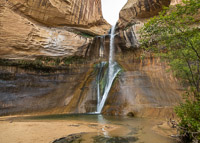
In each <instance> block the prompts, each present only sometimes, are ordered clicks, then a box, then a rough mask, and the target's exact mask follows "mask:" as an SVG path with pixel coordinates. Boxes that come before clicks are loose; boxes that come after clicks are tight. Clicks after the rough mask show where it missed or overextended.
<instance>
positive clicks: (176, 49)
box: [140, 0, 200, 143]
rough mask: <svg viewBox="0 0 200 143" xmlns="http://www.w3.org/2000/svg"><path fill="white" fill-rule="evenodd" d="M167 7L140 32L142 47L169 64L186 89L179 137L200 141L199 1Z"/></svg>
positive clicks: (180, 107) (179, 110) (180, 115)
mask: <svg viewBox="0 0 200 143" xmlns="http://www.w3.org/2000/svg"><path fill="white" fill-rule="evenodd" d="M182 2H183V3H182V4H181V5H180V4H179V5H176V6H172V7H169V8H164V10H163V11H162V12H161V13H160V14H159V16H156V17H153V18H151V19H150V20H149V21H148V22H147V23H146V24H145V25H144V27H143V28H142V29H141V31H140V34H141V45H142V47H143V48H145V50H147V51H150V52H155V53H157V54H159V55H160V56H161V57H164V58H165V59H167V60H168V61H169V64H170V67H171V70H172V71H173V73H174V75H175V76H176V77H177V78H179V79H181V83H182V84H183V85H185V87H189V88H187V89H186V95H187V96H186V97H187V98H186V102H185V103H183V104H181V105H180V106H179V107H177V108H176V113H177V115H178V116H179V117H180V119H181V121H180V123H179V127H180V134H181V135H182V137H183V139H184V140H186V139H187V143H188V142H192V141H196V142H198V140H199V141H200V134H199V133H200V29H199V26H200V21H199V18H200V17H199V16H198V13H199V10H200V0H185V1H182Z"/></svg>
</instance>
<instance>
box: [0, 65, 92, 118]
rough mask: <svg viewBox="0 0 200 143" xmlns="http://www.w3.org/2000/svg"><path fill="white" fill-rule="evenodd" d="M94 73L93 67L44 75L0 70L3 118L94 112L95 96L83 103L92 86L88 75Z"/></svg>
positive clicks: (35, 72)
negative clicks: (24, 115) (33, 114)
mask: <svg viewBox="0 0 200 143" xmlns="http://www.w3.org/2000/svg"><path fill="white" fill-rule="evenodd" d="M91 69H92V70H93V68H91V66H90V64H82V65H80V64H79V65H74V66H72V67H69V68H68V69H65V70H58V71H54V72H50V73H42V72H37V71H32V70H31V71H29V70H24V69H21V68H18V67H15V66H13V67H12V66H10V67H9V66H7V67H6V66H0V97H1V98H0V115H10V114H21V113H29V114H30V113H33V112H45V113H66V112H67V113H68V112H73V113H76V112H77V113H81V112H90V110H92V111H93V110H95V109H94V108H93V106H96V103H93V102H92V101H93V100H95V99H96V97H94V98H93V96H92V93H91V94H90V95H91V96H88V97H85V98H84V99H82V98H83V97H81V96H82V92H86V91H88V88H87V86H88V85H87V84H89V83H90V82H89V81H87V78H88V75H87V74H91V71H90V70H91ZM87 82H89V83H87ZM84 90H85V91H84ZM83 100H84V102H83ZM85 102H87V105H85ZM80 106H83V107H82V108H80ZM79 108H80V109H79ZM53 109H54V110H53ZM86 110H87V111H86Z"/></svg>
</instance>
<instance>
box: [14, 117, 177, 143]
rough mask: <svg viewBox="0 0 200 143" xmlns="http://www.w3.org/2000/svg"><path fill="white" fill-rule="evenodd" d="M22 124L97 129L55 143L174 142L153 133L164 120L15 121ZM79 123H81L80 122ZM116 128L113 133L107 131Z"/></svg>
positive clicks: (83, 118) (26, 118)
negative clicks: (61, 124)
mask: <svg viewBox="0 0 200 143" xmlns="http://www.w3.org/2000/svg"><path fill="white" fill-rule="evenodd" d="M15 120H25V121H27V120H28V121H44V122H45V121H49V122H53V121H61V122H63V121H64V122H65V121H66V122H67V121H70V122H71V121H75V122H76V123H77V124H75V125H72V126H76V127H77V130H78V129H79V126H81V125H82V123H84V124H86V125H87V126H89V127H93V128H98V126H99V125H100V128H98V129H97V132H80V133H78V134H71V135H68V136H66V137H62V136H61V137H60V138H59V139H57V140H55V141H54V143H176V141H175V140H173V139H171V138H169V137H164V136H161V135H159V134H157V133H155V131H154V130H152V128H153V127H155V126H156V125H158V124H162V122H163V121H159V120H155V119H144V118H133V117H114V116H103V115H85V114H82V115H73V114H72V115H46V116H31V117H23V118H15ZM79 122H80V123H79ZM113 127H116V128H114V129H112V130H110V128H113ZM69 129H70V128H69Z"/></svg>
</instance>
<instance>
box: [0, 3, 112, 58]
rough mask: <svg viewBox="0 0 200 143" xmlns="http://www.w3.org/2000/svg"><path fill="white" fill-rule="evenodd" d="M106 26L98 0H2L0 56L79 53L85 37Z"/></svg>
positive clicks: (104, 30)
mask: <svg viewBox="0 0 200 143" xmlns="http://www.w3.org/2000/svg"><path fill="white" fill-rule="evenodd" d="M109 27H110V26H109V24H107V22H106V21H105V20H104V19H103V18H102V14H101V3H100V1H98V0H96V1H94V0H83V1H80V2H79V1H78V0H28V1H27V0H3V1H0V34H1V36H0V56H1V58H34V57H35V56H71V55H79V56H81V55H84V52H85V50H86V49H87V48H86V47H87V46H88V44H89V42H90V38H89V37H91V36H93V35H100V34H105V33H107V31H108V29H109Z"/></svg>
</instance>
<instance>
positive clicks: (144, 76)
mask: <svg viewBox="0 0 200 143" xmlns="http://www.w3.org/2000/svg"><path fill="white" fill-rule="evenodd" d="M135 56H136V55H134V54H133V53H132V54H126V55H124V56H121V57H120V58H119V57H118V59H117V61H118V62H119V63H120V65H121V66H122V68H123V69H124V72H123V73H121V75H119V76H118V79H117V80H116V82H115V84H114V86H113V87H112V90H111V91H110V94H109V97H108V99H107V102H106V105H105V107H104V109H103V114H108V115H129V116H139V117H153V118H154V117H155V118H159V117H162V118H169V117H172V116H174V106H176V105H178V104H179V103H180V102H181V100H182V97H181V93H182V88H181V87H180V86H179V84H178V81H177V80H176V79H175V78H174V77H173V76H172V74H171V73H170V72H166V70H167V68H168V66H167V64H166V63H163V62H161V61H160V60H159V59H156V58H153V57H151V56H150V57H146V58H144V59H137V58H135ZM136 57H137V56H136Z"/></svg>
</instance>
